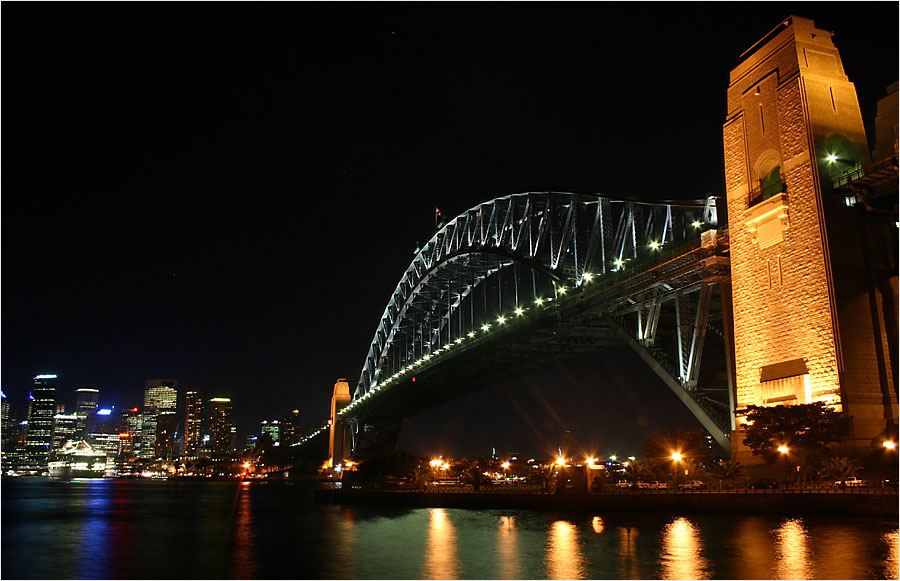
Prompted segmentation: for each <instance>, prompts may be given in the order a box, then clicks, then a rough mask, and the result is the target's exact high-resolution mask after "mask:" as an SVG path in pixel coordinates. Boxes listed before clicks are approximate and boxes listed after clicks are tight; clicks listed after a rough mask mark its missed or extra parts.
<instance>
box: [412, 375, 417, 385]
mask: <svg viewBox="0 0 900 581" xmlns="http://www.w3.org/2000/svg"><path fill="white" fill-rule="evenodd" d="M412 382H413V383H415V382H416V376H415V375H413V377H412Z"/></svg>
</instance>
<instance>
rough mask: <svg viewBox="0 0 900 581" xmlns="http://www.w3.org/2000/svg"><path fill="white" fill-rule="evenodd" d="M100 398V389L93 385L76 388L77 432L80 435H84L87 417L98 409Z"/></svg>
mask: <svg viewBox="0 0 900 581" xmlns="http://www.w3.org/2000/svg"><path fill="white" fill-rule="evenodd" d="M99 399H100V390H99V389H93V388H91V387H79V388H78V389H76V390H75V415H76V416H78V426H77V428H76V429H77V432H78V436H79V437H82V438H83V437H84V433H85V432H84V429H85V420H86V418H87V417H88V416H89V415H91V414H92V413H94V412H95V411H97V401H98V400H99Z"/></svg>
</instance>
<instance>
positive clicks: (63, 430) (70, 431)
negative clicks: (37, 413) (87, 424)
mask: <svg viewBox="0 0 900 581" xmlns="http://www.w3.org/2000/svg"><path fill="white" fill-rule="evenodd" d="M80 439H81V436H80V434H79V433H78V416H77V415H75V414H56V415H55V416H53V443H52V444H51V446H50V451H51V452H55V451H57V450H59V449H60V448H62V447H63V446H65V444H66V442H68V441H69V440H80Z"/></svg>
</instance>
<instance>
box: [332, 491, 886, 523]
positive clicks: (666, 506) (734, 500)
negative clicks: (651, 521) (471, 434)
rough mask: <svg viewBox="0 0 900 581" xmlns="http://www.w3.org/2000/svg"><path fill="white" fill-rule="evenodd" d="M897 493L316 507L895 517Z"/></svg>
mask: <svg viewBox="0 0 900 581" xmlns="http://www.w3.org/2000/svg"><path fill="white" fill-rule="evenodd" d="M897 498H898V497H897V494H879V493H875V494H865V493H857V494H834V493H815V492H812V493H784V492H749V493H748V492H739V491H737V492H715V493H706V494H591V495H583V496H576V495H553V494H515V493H491V492H480V493H469V494H466V493H440V492H438V493H433V492H429V493H425V492H396V491H376V490H334V491H320V493H319V500H320V501H321V502H327V503H334V504H375V505H394V506H398V505H399V506H413V507H442V508H474V509H536V510H575V511H577V510H584V511H592V512H615V511H628V512H644V511H647V512H677V513H704V512H731V513H741V514H790V515H792V514H797V515H803V514H828V515H845V516H882V517H894V518H897V516H898V499H897Z"/></svg>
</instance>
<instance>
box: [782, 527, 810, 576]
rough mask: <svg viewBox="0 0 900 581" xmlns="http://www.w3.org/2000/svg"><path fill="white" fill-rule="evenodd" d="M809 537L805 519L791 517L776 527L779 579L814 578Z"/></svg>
mask: <svg viewBox="0 0 900 581" xmlns="http://www.w3.org/2000/svg"><path fill="white" fill-rule="evenodd" d="M808 545H809V539H808V538H807V534H806V529H805V528H804V527H803V521H801V520H800V519H790V520H786V521H784V523H782V525H781V526H780V527H779V528H777V529H775V576H776V577H778V578H779V579H812V578H813V575H812V566H811V563H810V559H809V546H808Z"/></svg>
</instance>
